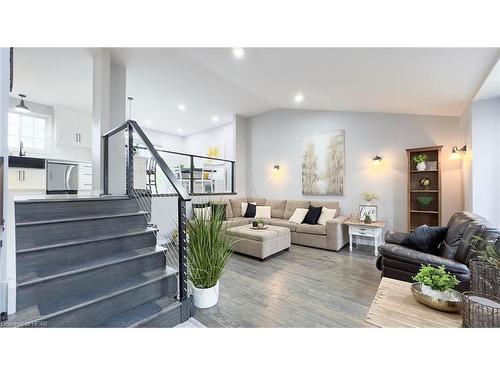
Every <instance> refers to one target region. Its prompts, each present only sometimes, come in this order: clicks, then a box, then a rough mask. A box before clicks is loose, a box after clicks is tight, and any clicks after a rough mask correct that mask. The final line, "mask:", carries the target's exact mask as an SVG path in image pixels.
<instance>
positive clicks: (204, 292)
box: [193, 281, 219, 309]
mask: <svg viewBox="0 0 500 375" xmlns="http://www.w3.org/2000/svg"><path fill="white" fill-rule="evenodd" d="M218 301H219V282H218V281H217V284H215V285H214V286H213V287H211V288H207V289H200V288H197V287H195V286H194V285H193V303H194V305H195V306H196V307H198V308H200V309H207V308H209V307H212V306H215V305H216V304H217V302H218Z"/></svg>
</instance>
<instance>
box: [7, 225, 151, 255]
mask: <svg viewBox="0 0 500 375" xmlns="http://www.w3.org/2000/svg"><path fill="white" fill-rule="evenodd" d="M157 231H158V229H156V228H151V227H149V228H146V229H144V230H140V231H136V232H125V233H123V234H113V235H111V236H96V237H91V238H88V239H78V240H75V241H66V242H59V243H55V244H52V245H44V246H36V247H30V248H28V249H21V250H17V251H16V252H17V253H18V254H19V253H27V252H31V251H44V250H49V249H54V248H58V247H65V246H74V245H82V244H86V243H90V242H98V241H106V240H111V239H115V238H120V237H129V236H137V235H141V234H145V233H148V232H157Z"/></svg>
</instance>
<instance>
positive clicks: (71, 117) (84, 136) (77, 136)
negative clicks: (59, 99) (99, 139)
mask: <svg viewBox="0 0 500 375" xmlns="http://www.w3.org/2000/svg"><path fill="white" fill-rule="evenodd" d="M54 119H55V127H56V142H57V143H58V144H62V145H66V146H76V147H88V148H90V147H92V116H91V115H90V114H88V113H83V112H78V111H74V110H70V109H67V108H60V107H56V108H54Z"/></svg>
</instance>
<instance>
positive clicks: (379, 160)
mask: <svg viewBox="0 0 500 375" xmlns="http://www.w3.org/2000/svg"><path fill="white" fill-rule="evenodd" d="M372 164H373V165H374V166H378V165H380V164H382V157H381V156H378V155H375V157H374V158H373V159H372Z"/></svg>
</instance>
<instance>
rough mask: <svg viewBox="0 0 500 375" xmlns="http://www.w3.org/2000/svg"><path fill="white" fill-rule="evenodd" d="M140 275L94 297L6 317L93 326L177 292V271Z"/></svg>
mask: <svg viewBox="0 0 500 375" xmlns="http://www.w3.org/2000/svg"><path fill="white" fill-rule="evenodd" d="M142 276H143V278H142V279H140V280H138V279H137V278H135V277H131V278H130V279H131V280H129V281H128V282H123V281H122V282H120V283H118V284H114V285H110V286H108V287H107V288H103V289H102V290H101V293H100V294H99V295H97V296H94V298H88V299H87V300H84V301H81V302H80V303H74V304H71V305H70V306H69V307H67V308H62V309H59V310H56V311H53V312H45V311H43V310H41V309H40V308H39V306H31V307H29V308H26V309H23V310H19V311H18V312H16V313H15V314H13V315H12V316H9V323H10V326H16V325H17V326H20V327H75V328H76V327H94V326H96V325H97V324H99V322H102V321H106V320H108V319H110V318H111V317H113V316H115V315H118V314H121V313H123V312H124V311H127V310H130V309H133V308H134V307H136V306H139V305H142V304H145V303H147V302H150V301H153V300H156V299H158V298H162V297H173V296H174V295H175V294H176V293H177V272H176V271H174V270H172V269H163V270H156V271H152V272H147V273H144V274H143V275H142Z"/></svg>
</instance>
